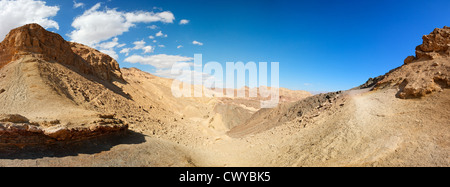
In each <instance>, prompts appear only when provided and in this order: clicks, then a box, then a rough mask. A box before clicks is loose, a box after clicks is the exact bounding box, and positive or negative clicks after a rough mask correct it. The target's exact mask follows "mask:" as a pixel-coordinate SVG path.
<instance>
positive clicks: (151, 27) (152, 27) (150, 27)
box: [147, 25, 158, 30]
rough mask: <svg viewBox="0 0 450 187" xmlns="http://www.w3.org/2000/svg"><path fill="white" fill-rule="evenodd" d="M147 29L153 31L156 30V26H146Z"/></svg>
mask: <svg viewBox="0 0 450 187" xmlns="http://www.w3.org/2000/svg"><path fill="white" fill-rule="evenodd" d="M147 28H149V29H153V30H155V29H157V28H158V26H156V25H150V26H147Z"/></svg>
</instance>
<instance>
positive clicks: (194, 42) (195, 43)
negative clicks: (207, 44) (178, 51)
mask: <svg viewBox="0 0 450 187" xmlns="http://www.w3.org/2000/svg"><path fill="white" fill-rule="evenodd" d="M192 44H194V45H200V46H202V45H203V43H202V42H198V41H195V40H194V41H193V42H192Z"/></svg>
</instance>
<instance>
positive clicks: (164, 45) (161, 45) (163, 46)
mask: <svg viewBox="0 0 450 187" xmlns="http://www.w3.org/2000/svg"><path fill="white" fill-rule="evenodd" d="M158 47H166V46H165V45H158Z"/></svg>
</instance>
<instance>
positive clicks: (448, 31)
mask: <svg viewBox="0 0 450 187" xmlns="http://www.w3.org/2000/svg"><path fill="white" fill-rule="evenodd" d="M422 39H423V44H422V45H419V46H417V47H416V59H431V60H432V59H435V58H436V57H439V56H447V57H448V56H450V48H449V46H450V27H444V28H442V29H440V28H436V29H434V31H433V32H432V33H430V34H429V35H425V36H423V38H422Z"/></svg>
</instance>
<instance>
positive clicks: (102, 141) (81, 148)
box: [0, 130, 145, 159]
mask: <svg viewBox="0 0 450 187" xmlns="http://www.w3.org/2000/svg"><path fill="white" fill-rule="evenodd" d="M144 142H145V135H143V134H140V133H137V132H134V131H130V130H128V131H127V132H125V133H123V134H118V135H109V136H104V137H97V138H93V139H89V140H83V141H73V142H60V143H58V144H51V145H45V146H44V145H40V146H26V147H24V148H19V147H16V146H8V147H5V146H3V147H0V159H38V158H44V157H66V156H77V155H79V154H96V153H100V152H103V151H109V150H111V149H112V148H113V147H114V146H117V145H124V144H125V145H130V144H141V143H144Z"/></svg>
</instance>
